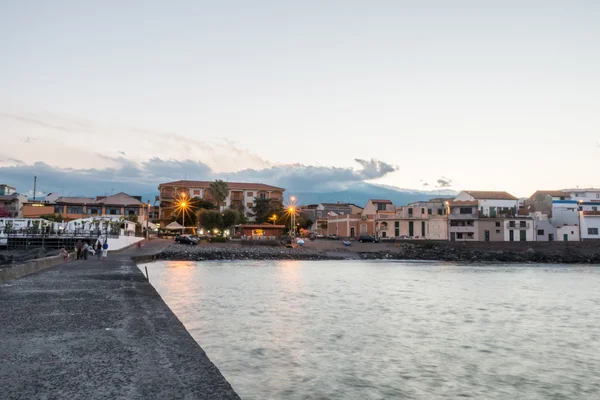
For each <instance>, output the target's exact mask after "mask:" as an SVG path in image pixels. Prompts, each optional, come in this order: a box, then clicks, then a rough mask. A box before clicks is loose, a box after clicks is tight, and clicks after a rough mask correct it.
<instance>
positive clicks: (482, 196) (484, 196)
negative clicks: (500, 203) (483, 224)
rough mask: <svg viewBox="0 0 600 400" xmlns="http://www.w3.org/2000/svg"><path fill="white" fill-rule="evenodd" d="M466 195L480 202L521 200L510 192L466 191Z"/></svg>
mask: <svg viewBox="0 0 600 400" xmlns="http://www.w3.org/2000/svg"><path fill="white" fill-rule="evenodd" d="M465 192H466V193H468V194H470V195H471V196H472V197H474V198H476V199H478V200H519V199H517V198H516V197H515V196H513V195H512V194H510V193H508V192H495V191H480V190H465Z"/></svg>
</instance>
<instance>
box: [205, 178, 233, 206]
mask: <svg viewBox="0 0 600 400" xmlns="http://www.w3.org/2000/svg"><path fill="white" fill-rule="evenodd" d="M208 191H209V192H210V194H211V195H212V198H213V199H214V200H215V201H216V202H217V209H218V210H219V211H221V203H223V202H224V201H225V199H226V198H227V196H228V195H229V186H228V185H227V182H225V181H222V180H221V179H217V180H215V181H214V182H213V183H211V184H210V186H209V187H208Z"/></svg>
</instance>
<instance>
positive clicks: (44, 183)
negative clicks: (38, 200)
mask: <svg viewBox="0 0 600 400" xmlns="http://www.w3.org/2000/svg"><path fill="white" fill-rule="evenodd" d="M110 161H113V162H116V164H117V166H116V167H112V168H105V169H96V168H91V169H71V168H57V167H53V166H51V165H48V164H46V163H43V162H37V163H35V164H31V165H28V164H19V165H15V166H11V167H0V181H2V182H3V183H8V184H10V185H12V186H15V187H16V188H17V190H18V191H19V192H22V193H27V192H29V191H32V190H33V177H34V176H37V178H38V181H37V182H38V184H37V190H38V192H44V193H47V192H56V191H59V192H62V193H64V194H66V195H68V194H70V195H73V196H74V195H88V196H90V195H99V194H105V193H111V192H113V191H115V192H116V191H125V192H127V193H130V194H144V195H147V194H151V193H153V192H157V187H158V184H159V183H161V182H168V181H173V180H179V179H190V180H213V179H224V180H229V181H247V182H264V183H268V184H272V185H276V186H282V187H285V188H286V189H288V190H289V191H294V192H331V191H343V190H346V189H348V188H349V187H351V186H352V185H355V184H357V183H361V182H363V181H365V180H370V179H377V178H381V177H383V176H385V175H387V174H389V173H391V172H394V171H396V170H397V167H396V166H393V165H391V164H388V163H385V162H383V161H378V160H361V159H356V162H357V163H358V165H359V168H336V167H321V166H311V165H302V164H293V165H281V166H274V167H270V168H266V169H261V170H256V169H245V170H241V171H238V172H233V173H215V172H214V171H212V169H211V168H210V167H209V166H208V165H206V164H204V163H202V162H198V161H192V160H182V161H179V160H163V159H160V158H153V159H150V160H148V161H146V162H143V163H140V164H138V163H133V162H131V161H128V160H126V159H125V158H111V159H110Z"/></svg>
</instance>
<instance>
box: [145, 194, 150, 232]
mask: <svg viewBox="0 0 600 400" xmlns="http://www.w3.org/2000/svg"><path fill="white" fill-rule="evenodd" d="M148 221H150V200H148V208H147V210H146V240H150V234H149V233H148Z"/></svg>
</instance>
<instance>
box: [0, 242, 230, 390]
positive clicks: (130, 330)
mask: <svg viewBox="0 0 600 400" xmlns="http://www.w3.org/2000/svg"><path fill="white" fill-rule="evenodd" d="M170 243H171V242H170V241H169V242H166V241H162V240H155V241H151V242H150V243H148V244H147V246H145V247H144V248H143V249H142V250H138V249H137V248H134V249H129V250H127V251H124V252H120V253H113V254H110V253H109V259H108V260H107V261H106V262H102V261H97V260H96V258H95V257H91V258H89V259H88V260H87V261H75V262H71V263H68V264H61V265H59V266H56V267H52V268H50V269H47V270H44V271H42V272H39V273H36V274H32V275H28V276H26V277H24V278H21V279H16V280H12V281H9V282H7V283H4V284H2V285H0V387H1V388H2V389H1V393H2V394H1V395H0V397H2V398H3V399H162V400H165V399H211V400H219V399H239V397H238V396H237V394H236V393H235V392H234V391H233V389H232V388H231V385H230V384H229V383H228V382H227V381H226V380H225V378H224V377H223V376H222V375H221V373H220V372H219V370H218V369H217V368H216V367H215V365H214V364H213V363H212V362H211V361H210V360H209V359H208V357H207V356H206V354H205V353H204V351H203V350H202V349H201V348H200V346H199V345H198V344H197V343H196V342H195V341H194V339H193V338H192V337H191V336H190V335H189V333H188V332H187V330H186V329H185V328H184V326H183V325H182V324H181V322H180V321H179V320H178V319H177V317H176V316H175V315H174V314H173V313H172V312H171V310H170V309H169V308H168V307H167V305H166V304H165V303H164V302H163V300H162V299H161V298H160V296H159V295H158V293H157V292H156V291H155V290H154V288H153V287H152V286H151V285H150V284H149V283H148V282H147V281H146V278H145V277H144V275H143V274H142V273H141V272H140V270H139V269H138V268H137V266H136V265H135V264H134V263H133V261H131V257H132V256H150V255H152V254H153V253H156V252H158V251H160V250H161V249H162V248H164V247H165V246H166V245H168V244H170ZM150 279H152V277H150Z"/></svg>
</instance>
